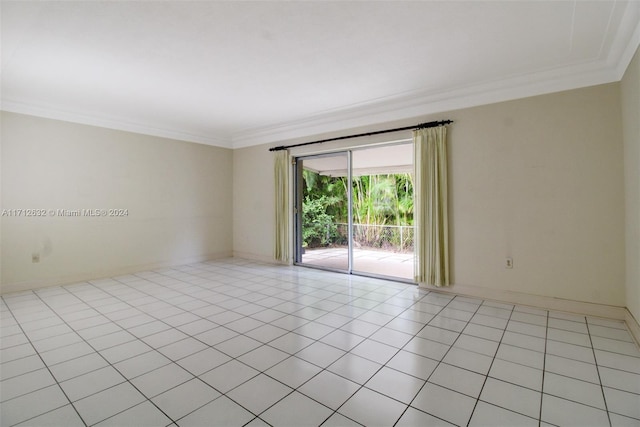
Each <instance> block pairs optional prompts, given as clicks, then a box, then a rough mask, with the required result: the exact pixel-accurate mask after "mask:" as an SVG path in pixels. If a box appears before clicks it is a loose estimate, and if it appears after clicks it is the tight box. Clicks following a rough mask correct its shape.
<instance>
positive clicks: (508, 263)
mask: <svg viewBox="0 0 640 427" xmlns="http://www.w3.org/2000/svg"><path fill="white" fill-rule="evenodd" d="M504 267H505V268H513V258H510V257H507V258H506V260H505V263H504Z"/></svg>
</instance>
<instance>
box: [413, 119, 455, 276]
mask: <svg viewBox="0 0 640 427" xmlns="http://www.w3.org/2000/svg"><path fill="white" fill-rule="evenodd" d="M413 146H414V165H415V183H414V185H415V188H414V197H415V202H414V212H413V215H414V225H415V227H416V233H415V236H416V237H415V256H416V262H415V281H416V282H418V283H426V284H428V285H435V286H447V285H449V218H448V209H447V206H448V194H447V128H446V127H445V126H438V127H433V128H427V129H417V130H415V131H414V132H413Z"/></svg>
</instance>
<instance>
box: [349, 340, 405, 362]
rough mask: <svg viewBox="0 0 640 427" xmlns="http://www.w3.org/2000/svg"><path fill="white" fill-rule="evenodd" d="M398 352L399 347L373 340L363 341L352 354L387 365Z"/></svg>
mask: <svg viewBox="0 0 640 427" xmlns="http://www.w3.org/2000/svg"><path fill="white" fill-rule="evenodd" d="M397 352H398V348H397V347H392V346H390V345H387V344H383V343H381V342H378V341H373V340H371V339H366V340H364V341H362V342H361V343H360V344H358V345H357V346H356V347H355V348H354V349H353V350H351V353H352V354H355V355H357V356H360V357H364V358H365V359H368V360H371V361H373V362H376V363H380V364H385V363H387V362H388V361H389V360H390V359H391V358H392V357H393V356H394V355H395V354H396V353H397Z"/></svg>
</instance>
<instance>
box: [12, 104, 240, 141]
mask: <svg viewBox="0 0 640 427" xmlns="http://www.w3.org/2000/svg"><path fill="white" fill-rule="evenodd" d="M0 109H1V110H2V111H7V112H10V113H19V114H27V115H30V116H36V117H43V118H47V119H54V120H61V121H65V122H71V123H79V124H83V125H90V126H97V127H102V128H107V129H114V130H121V131H126V132H132V133H139V134H143V135H150V136H157V137H161V138H168V139H174V140H179V141H186V142H195V143H198V144H205V145H211V146H214V147H221V148H233V147H232V145H231V138H229V137H224V136H212V135H199V134H195V133H191V132H188V131H184V130H177V129H168V128H160V127H155V126H151V125H146V124H140V123H132V122H127V121H124V120H121V119H115V118H109V117H98V116H94V115H88V114H84V113H79V112H76V111H66V110H60V109H56V108H53V107H49V106H46V107H45V106H41V105H35V104H29V103H26V102H20V101H16V100H12V99H3V100H2V104H1V106H0Z"/></svg>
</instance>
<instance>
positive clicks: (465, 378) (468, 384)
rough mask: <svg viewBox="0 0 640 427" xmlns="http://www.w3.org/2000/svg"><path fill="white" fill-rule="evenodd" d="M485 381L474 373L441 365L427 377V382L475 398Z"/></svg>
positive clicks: (481, 376) (482, 376)
mask: <svg viewBox="0 0 640 427" xmlns="http://www.w3.org/2000/svg"><path fill="white" fill-rule="evenodd" d="M485 379H486V377H485V376H484V375H480V374H478V373H476V372H472V371H468V370H466V369H462V368H458V367H456V366H452V365H447V364H446V363H441V364H439V365H438V367H437V368H436V370H435V371H434V372H433V374H432V375H431V376H430V377H429V382H430V383H433V384H437V385H439V386H442V387H445V388H448V389H451V390H454V391H457V392H458V393H462V394H466V395H467V396H469V397H473V398H477V397H478V396H479V395H480V391H481V390H482V386H483V385H484V381H485Z"/></svg>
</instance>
